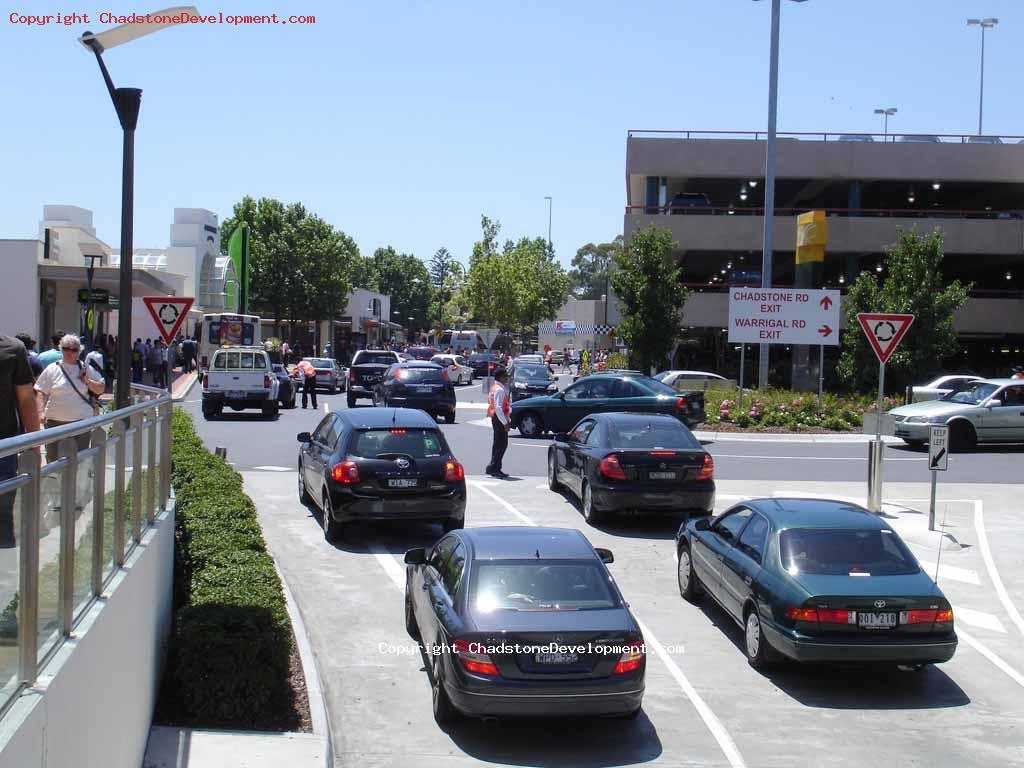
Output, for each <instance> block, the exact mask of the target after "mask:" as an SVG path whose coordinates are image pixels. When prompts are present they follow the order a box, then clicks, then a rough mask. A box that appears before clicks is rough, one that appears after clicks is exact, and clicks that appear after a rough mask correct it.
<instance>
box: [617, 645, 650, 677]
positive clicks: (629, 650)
mask: <svg viewBox="0 0 1024 768" xmlns="http://www.w3.org/2000/svg"><path fill="white" fill-rule="evenodd" d="M643 662H644V644H643V641H640V642H639V643H630V644H629V645H627V646H625V647H624V648H623V649H622V656H621V657H620V658H619V663H618V664H616V665H615V669H614V670H612V674H615V675H624V674H626V673H627V672H635V671H636V670H637V669H639V668H640V665H641V664H643Z"/></svg>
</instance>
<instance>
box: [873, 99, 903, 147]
mask: <svg viewBox="0 0 1024 768" xmlns="http://www.w3.org/2000/svg"><path fill="white" fill-rule="evenodd" d="M897 111H898V110H897V109H896V107H884V108H880V109H876V110H875V114H876V115H884V116H885V117H884V119H885V122H884V123H883V125H884V126H885V129H884V130H885V137H886V140H888V138H889V118H890V117H892V116H893V115H895V114H896V112H897Z"/></svg>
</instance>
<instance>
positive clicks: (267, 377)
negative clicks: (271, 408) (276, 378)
mask: <svg viewBox="0 0 1024 768" xmlns="http://www.w3.org/2000/svg"><path fill="white" fill-rule="evenodd" d="M263 388H264V389H270V374H269V373H264V374H263Z"/></svg>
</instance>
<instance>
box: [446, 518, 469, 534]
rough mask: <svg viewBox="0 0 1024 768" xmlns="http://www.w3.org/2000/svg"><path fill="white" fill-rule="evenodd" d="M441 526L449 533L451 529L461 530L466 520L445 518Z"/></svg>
mask: <svg viewBox="0 0 1024 768" xmlns="http://www.w3.org/2000/svg"><path fill="white" fill-rule="evenodd" d="M441 527H442V528H444V532H445V533H451V532H452V531H461V530H462V529H463V528H465V527H466V521H465V520H464V519H463V520H445V521H444V522H443V523H442V524H441Z"/></svg>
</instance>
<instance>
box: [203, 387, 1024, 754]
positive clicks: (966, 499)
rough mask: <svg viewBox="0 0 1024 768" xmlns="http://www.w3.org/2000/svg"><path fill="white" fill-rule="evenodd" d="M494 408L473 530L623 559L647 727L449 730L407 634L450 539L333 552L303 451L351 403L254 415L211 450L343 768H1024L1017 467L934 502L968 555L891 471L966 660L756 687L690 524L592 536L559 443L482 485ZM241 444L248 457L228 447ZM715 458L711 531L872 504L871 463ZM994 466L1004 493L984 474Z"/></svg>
mask: <svg viewBox="0 0 1024 768" xmlns="http://www.w3.org/2000/svg"><path fill="white" fill-rule="evenodd" d="M481 398H482V394H481V393H480V392H479V385H477V386H475V387H467V388H464V389H461V390H460V391H459V402H460V408H459V418H458V420H457V423H456V424H454V425H439V426H440V429H442V430H443V432H444V434H445V437H446V439H447V441H448V443H449V445H450V447H451V449H452V451H453V453H454V454H455V456H456V457H457V458H458V459H459V460H460V461H462V462H463V463H464V464H465V465H466V472H467V494H468V498H467V506H466V512H465V524H466V526H467V527H469V528H473V527H479V526H490V525H494V526H497V525H531V524H536V525H543V526H553V527H562V528H578V529H580V530H581V531H582V532H583V533H584V534H585V535H586V537H587V538H588V539H589V540H590V541H591V543H592V544H593V545H594V546H596V547H603V548H607V549H609V550H611V551H612V552H613V553H614V556H615V562H614V563H612V564H611V565H609V566H608V568H609V571H610V572H611V574H612V576H613V577H614V578H615V580H616V582H617V584H618V586H619V588H620V590H621V592H622V594H623V597H624V599H625V600H626V601H627V602H628V603H629V605H630V608H631V610H632V611H633V613H634V614H635V616H636V618H637V619H638V621H639V622H640V624H641V625H642V630H643V634H644V638H645V641H646V643H647V657H648V658H647V672H646V687H645V695H644V700H643V710H642V712H641V713H640V715H639V717H638V719H637V720H635V721H619V720H603V719H602V720H596V721H590V720H586V719H584V720H583V721H577V722H572V723H564V722H561V721H552V719H551V718H544V719H541V720H536V721H534V720H526V721H523V722H518V721H501V722H499V723H497V724H493V723H482V722H476V721H472V720H470V721H467V722H463V723H459V724H457V725H455V726H453V727H452V728H451V729H449V730H448V731H447V732H446V731H444V730H442V729H440V728H439V727H438V726H437V725H436V723H435V722H434V718H433V715H432V701H431V679H430V674H429V673H428V671H427V670H428V668H429V660H428V659H427V658H426V657H425V656H424V654H423V653H422V651H421V650H420V648H419V646H418V645H417V644H416V643H415V642H414V641H413V640H412V639H411V638H409V636H408V635H407V634H406V631H405V620H404V618H405V617H404V611H403V595H404V583H405V582H404V580H405V566H404V563H403V558H404V554H405V552H406V551H407V550H408V549H411V548H414V547H421V546H422V547H429V546H432V545H433V544H434V543H435V542H436V541H437V540H438V538H439V537H440V536H441V535H442V531H441V528H440V526H438V525H436V524H429V523H416V524H412V525H407V524H400V523H392V524H387V523H384V524H381V523H376V522H374V523H359V524H356V525H353V527H352V531H351V535H346V537H345V538H344V539H343V540H342V541H341V542H339V543H337V544H335V545H332V544H329V543H327V542H326V541H325V540H324V536H323V531H322V528H321V521H320V519H319V518H318V514H317V512H316V511H315V509H313V508H308V507H303V506H302V505H301V504H299V502H298V495H297V490H296V473H295V469H294V464H293V461H294V458H295V454H296V450H297V447H296V442H295V434H296V432H298V431H304V430H309V429H312V428H315V426H316V424H317V422H318V421H319V420H320V419H321V418H322V416H323V410H324V406H325V405H326V407H327V408H329V409H341V408H344V407H345V403H344V397H343V396H334V397H330V396H326V397H322V398H321V399H322V401H323V402H322V403H321V409H320V411H319V412H318V413H316V414H312V413H310V412H308V411H302V410H301V409H297V410H294V411H285V412H282V413H281V415H280V416H279V418H278V419H277V421H275V422H264V421H261V420H259V417H258V416H249V415H246V414H239V415H238V416H237V417H235V418H236V419H237V422H229V421H227V420H225V421H222V422H210V423H206V422H202V421H201V420H200V422H199V429H200V432H201V434H202V435H203V436H204V438H205V439H206V441H207V444H208V445H209V446H210V447H213V446H215V445H230V446H233V447H230V448H229V460H232V461H234V462H235V463H236V466H238V468H239V469H241V470H242V471H243V476H244V478H245V482H246V488H247V491H248V492H249V494H250V495H251V496H252V497H253V499H254V501H255V502H256V505H257V508H258V510H259V514H260V519H261V522H262V524H263V527H264V532H265V535H266V537H267V541H268V545H269V547H270V549H271V552H272V553H273V554H274V557H275V558H276V560H277V562H278V565H279V567H280V568H281V570H282V572H283V574H284V576H285V578H286V580H287V582H288V584H289V587H290V588H291V590H292V592H293V593H294V595H295V597H296V600H297V603H298V605H299V608H300V611H301V613H302V615H303V618H304V621H305V624H306V629H307V632H308V634H309V636H310V639H311V642H312V645H313V648H314V652H315V654H316V657H317V664H318V669H319V675H320V679H321V681H322V683H323V686H324V690H325V694H326V699H327V705H328V712H329V716H330V718H331V726H332V738H333V748H334V755H335V764H336V765H353V766H354V765H360V766H362V765H396V766H398V765H402V766H404V765H410V764H414V763H416V762H422V761H423V760H424V759H425V757H424V756H429V757H430V759H432V760H436V761H438V762H441V763H443V764H446V765H475V764H479V763H480V762H492V763H496V764H507V765H555V764H573V765H593V766H607V765H618V764H639V763H652V764H654V765H709V766H724V765H729V766H738V765H746V766H751V767H752V768H753V767H756V766H791V765H797V764H821V765H837V766H858V767H860V766H863V765H874V764H877V763H878V762H883V761H884V762H887V763H893V764H907V765H913V764H915V763H922V764H923V763H931V764H934V765H937V766H944V765H969V766H975V765H976V766H990V765H1014V764H1021V763H1022V762H1024V737H1022V735H1021V729H1020V725H1019V723H1020V722H1021V718H1022V717H1024V696H1022V693H1024V648H1022V646H1024V643H1022V638H1024V621H1021V620H1020V612H1019V609H1015V610H1016V611H1017V612H1016V617H1015V615H1014V613H1013V612H1012V611H1011V609H1012V608H1013V606H1014V605H1021V603H1022V600H1024V573H1021V572H1020V569H1019V567H1017V563H1019V562H1020V561H1021V560H1022V559H1024V558H1022V556H1024V532H1022V531H1021V529H1020V526H1019V514H1018V512H1017V511H1016V510H1017V505H1016V493H1017V489H1018V488H1019V486H1012V485H998V483H999V481H1000V480H1002V481H1004V482H1005V481H1007V480H1009V479H1011V478H1012V477H1015V475H1013V473H1012V472H1011V471H1009V470H1007V469H1005V467H1008V466H1010V464H1009V463H1006V464H1003V463H1002V462H1019V460H1020V455H1019V453H1014V452H1013V451H1010V452H1005V451H999V452H998V453H985V452H983V451H982V449H979V453H976V454H957V455H956V456H954V457H953V458H952V459H951V461H950V472H949V473H948V476H946V477H943V478H942V479H941V481H940V485H939V500H940V503H939V521H940V524H944V529H945V530H946V531H947V532H948V533H949V535H950V536H951V537H952V538H953V539H955V540H956V542H959V543H958V544H954V543H953V541H952V540H951V539H949V538H946V539H943V541H944V542H945V544H944V545H943V548H942V549H939V548H938V547H936V546H934V542H935V539H936V535H935V534H928V532H927V528H926V524H925V516H924V515H922V514H921V513H920V510H922V509H925V508H926V505H927V500H928V487H927V484H926V481H927V479H928V477H927V469H926V468H925V465H924V461H925V460H924V457H923V456H922V455H920V454H917V453H915V452H913V451H909V450H902V449H897V448H891V449H890V451H889V453H890V457H891V458H894V459H895V458H899V459H907V460H906V461H898V462H897V461H894V462H893V464H892V465H891V470H890V468H889V467H887V475H886V477H887V485H886V495H887V498H889V499H892V500H899V501H900V503H902V504H905V505H907V506H908V507H912V508H913V510H916V511H905V510H901V509H897V508H893V509H890V510H888V512H887V514H889V515H891V516H892V519H891V520H889V521H890V523H891V524H892V525H893V527H894V528H896V529H897V530H898V531H899V532H900V535H901V536H902V537H903V539H904V540H905V541H906V542H907V544H908V546H909V547H910V548H911V551H912V552H913V553H914V554H915V556H917V558H918V560H919V561H920V562H921V563H922V564H924V565H925V566H926V567H928V568H933V567H934V568H937V569H938V576H939V579H938V581H939V585H940V587H941V589H942V590H943V592H944V593H945V595H946V596H947V597H948V598H949V601H950V603H951V604H952V606H953V610H954V615H955V623H956V632H957V635H958V638H959V641H960V645H959V648H958V649H957V652H956V654H955V656H954V657H953V659H952V660H951V661H949V662H948V663H945V664H941V665H937V666H931V667H928V668H926V669H925V670H924V671H923V672H920V673H912V672H896V671H894V670H893V669H892V668H891V667H890V668H865V667H860V666H851V667H843V666H829V667H822V668H819V667H812V668H806V669H805V668H803V667H800V666H797V665H783V666H781V667H778V668H773V669H770V670H766V671H764V672H759V671H756V670H754V669H752V668H751V667H750V666H749V665H748V664H747V662H746V659H745V653H744V648H743V645H744V637H743V632H742V630H741V629H740V627H739V626H738V625H737V624H736V622H734V621H733V620H732V619H731V618H730V617H729V616H728V615H727V614H726V613H724V612H723V611H722V610H721V609H720V608H719V607H718V606H717V605H716V604H715V603H714V602H713V601H711V600H704V601H702V602H701V603H700V604H697V605H693V604H690V603H687V602H686V601H684V600H683V599H682V598H681V597H680V596H679V590H678V585H677V581H676V561H675V558H674V546H675V541H674V536H675V532H676V529H677V527H678V526H677V524H676V523H675V522H674V521H671V520H665V519H661V518H659V517H646V516H641V517H631V518H629V519H624V520H621V521H612V522H610V523H608V524H602V525H601V526H589V525H587V524H586V522H585V521H584V520H583V516H582V513H581V510H580V508H579V503H578V501H577V500H576V499H575V498H574V497H573V495H571V494H568V493H562V494H560V493H553V492H551V491H550V490H548V488H547V478H546V477H545V459H546V455H547V448H548V445H549V444H550V441H549V440H525V439H521V438H513V440H512V441H511V443H512V445H511V447H510V448H509V454H508V457H507V460H506V465H507V466H508V468H509V469H510V471H512V472H513V475H514V476H515V477H516V479H514V480H508V481H498V480H493V479H490V478H485V477H483V476H482V470H483V464H484V463H485V461H486V456H482V455H481V454H483V453H484V447H485V446H489V443H490V435H489V432H488V430H486V429H482V428H481V427H480V426H478V425H476V424H474V422H476V421H479V420H481V419H482V418H483V415H484V413H483V410H482V409H481V408H480V407H479V403H480V400H481ZM197 405H198V404H195V403H190V404H188V405H187V406H186V407H189V408H192V409H193V410H195V409H196V408H197ZM239 434H244V435H246V436H247V437H246V439H245V440H237V438H236V440H235V441H232V440H231V437H232V436H237V435H239ZM242 442H244V443H246V445H245V446H242V445H239V443H242ZM517 446H518V447H517ZM705 447H706V448H707V449H708V450H710V452H711V453H712V455H713V456H714V457H715V465H716V466H715V478H716V485H717V491H716V503H715V510H716V512H721V511H722V510H724V509H725V508H727V507H728V506H730V505H732V504H734V503H736V502H738V501H740V500H742V498H743V497H745V496H761V495H773V494H784V495H794V494H796V495H799V494H801V493H803V494H814V495H828V496H849V497H853V498H856V497H857V496H859V497H860V499H861V501H863V494H864V483H863V464H864V459H863V454H864V452H865V449H864V446H863V445H859V444H858V445H843V444H834V443H824V444H809V443H792V444H780V443H775V444H757V443H753V442H731V441H725V440H723V441H719V442H715V443H711V444H709V445H707V446H705ZM994 450H996V449H995V448H986V449H985V451H994ZM993 464H994V465H995V472H996V476H989V475H984V474H983V473H984V472H987V471H989V470H990V468H991V466H992V465H993ZM758 473H761V474H758ZM808 477H819V478H820V480H821V481H820V482H816V483H810V482H807V481H806V478H808ZM759 478H760V479H759ZM979 478H985V479H986V480H989V481H991V482H986V483H985V484H980V483H979V482H978V479H979ZM896 480H901V481H907V480H910V481H911V482H896ZM979 517H980V521H981V526H980V527H979V525H978V522H979ZM887 519H888V518H887ZM990 566H991V567H990ZM1001 595H1002V596H1001ZM1004 597H1005V599H1004ZM385 733H386V734H387V736H386V738H384V737H382V736H381V734H385ZM830 745H831V746H830ZM819 758H820V759H819Z"/></svg>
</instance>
